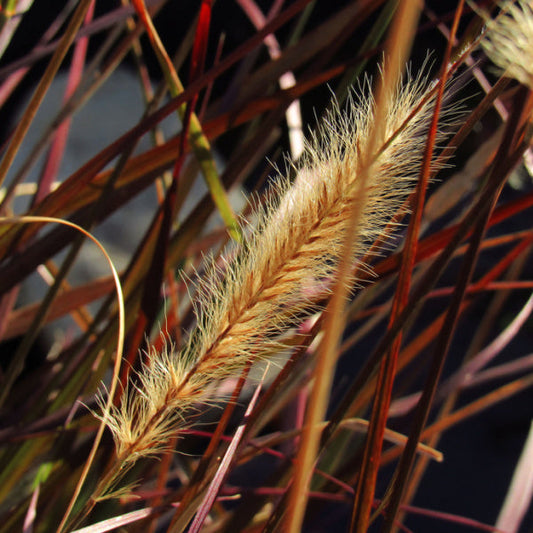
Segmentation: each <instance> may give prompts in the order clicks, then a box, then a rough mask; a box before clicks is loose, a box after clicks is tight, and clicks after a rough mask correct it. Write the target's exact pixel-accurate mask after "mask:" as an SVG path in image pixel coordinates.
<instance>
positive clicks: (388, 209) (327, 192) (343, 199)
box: [108, 75, 433, 463]
mask: <svg viewBox="0 0 533 533" xmlns="http://www.w3.org/2000/svg"><path fill="white" fill-rule="evenodd" d="M407 78H408V79H407V80H406V82H405V83H403V84H402V85H400V86H398V87H396V88H395V90H394V91H392V92H393V94H390V95H389V98H388V99H387V101H388V108H387V113H386V117H387V118H386V127H385V128H384V129H383V131H382V133H381V134H382V136H383V138H382V139H380V142H379V143H377V144H374V146H380V147H381V148H380V149H379V150H378V152H377V153H376V154H372V155H371V154H367V153H366V152H365V149H366V146H367V145H368V144H369V135H370V132H371V131H372V120H373V99H372V96H362V94H363V93H367V94H370V82H369V81H368V80H367V81H366V82H365V83H364V84H363V87H360V88H359V91H358V92H357V93H356V92H355V91H354V92H353V93H352V95H351V96H350V98H349V100H348V104H347V106H346V110H345V111H342V112H341V111H340V110H339V107H338V106H337V105H334V106H333V110H332V111H331V112H330V113H329V114H328V115H327V116H326V118H325V120H324V121H323V122H322V125H321V126H319V129H318V131H317V132H316V133H315V135H313V136H312V138H311V140H310V141H309V143H308V146H307V150H306V154H305V156H304V157H303V162H302V163H301V164H300V165H299V167H298V169H297V170H296V178H295V180H294V182H291V180H290V179H289V178H288V177H279V178H277V179H276V181H275V184H274V187H275V189H276V191H275V192H276V194H275V195H273V196H274V198H273V199H271V200H269V201H268V202H267V204H266V205H265V206H263V208H262V209H260V210H258V213H257V215H258V222H257V224H256V225H255V229H253V230H252V231H251V233H249V236H248V238H247V239H246V241H245V243H244V244H242V245H241V246H240V248H239V249H238V250H237V251H236V254H235V256H234V259H233V260H228V261H227V262H224V268H221V267H220V266H219V267H216V266H215V265H214V262H213V264H212V265H211V267H210V268H209V269H208V270H209V272H208V274H207V275H206V276H205V277H204V279H203V281H201V282H200V283H199V284H198V286H197V290H196V293H197V294H196V296H195V298H196V300H197V301H198V302H199V303H197V305H196V312H197V325H196V328H195V329H194V331H193V332H192V334H191V335H190V336H189V339H188V341H187V342H186V344H185V346H184V347H183V348H182V349H181V350H179V351H175V350H174V349H173V348H172V347H171V346H168V347H167V349H166V350H164V351H163V352H162V353H155V352H152V353H150V354H149V363H148V364H147V365H145V366H144V367H143V368H142V370H141V371H140V373H139V375H138V380H137V384H136V385H133V386H132V385H130V386H129V389H128V390H127V391H126V392H125V394H124V395H123V399H122V403H121V405H120V406H118V407H115V408H114V409H113V410H112V412H111V413H110V414H109V419H108V426H109V428H110V430H111V432H112V433H113V437H114V440H115V443H116V450H117V456H118V460H119V462H122V463H131V462H132V461H134V460H136V459H137V458H139V457H141V456H145V455H151V454H154V453H157V452H159V451H160V450H161V449H162V447H164V445H165V442H166V441H167V439H168V438H169V437H170V436H171V435H175V433H176V431H179V429H180V428H183V426H184V425H185V424H186V418H187V413H188V411H189V410H190V409H191V408H192V407H193V406H195V405H198V403H199V402H205V401H206V400H208V399H209V397H210V394H211V392H212V390H213V385H214V384H215V383H217V382H219V381H220V380H223V379H225V378H228V377H232V376H238V375H239V374H240V372H241V371H242V370H243V368H245V366H246V365H247V364H248V363H249V362H253V361H256V360H260V359H262V358H265V357H266V356H267V354H269V353H271V352H272V351H273V350H276V349H278V348H279V347H280V346H281V344H282V343H281V337H282V335H283V334H284V333H285V332H286V331H287V330H288V329H290V328H292V327H294V326H295V325H296V324H298V323H299V322H301V321H302V320H303V319H304V318H305V317H306V316H309V315H310V314H311V313H315V312H317V311H319V310H320V302H323V301H324V297H325V296H326V295H327V293H328V291H329V289H330V287H331V282H332V280H333V279H334V277H335V275H336V270H337V267H338V263H339V260H340V254H341V247H342V240H343V235H344V234H345V232H346V231H354V232H356V234H357V238H356V245H355V247H354V256H353V261H354V267H355V266H358V267H361V264H360V262H361V259H362V258H363V257H364V256H365V255H366V254H367V252H368V250H369V248H370V245H371V244H372V243H373V242H374V241H375V240H376V239H377V238H378V237H382V236H383V232H384V229H385V226H386V225H387V223H388V222H389V221H390V219H391V217H392V215H394V214H395V213H397V211H398V209H401V208H402V205H404V204H405V200H406V198H407V196H408V195H409V193H410V192H411V191H412V189H413V185H414V180H415V179H416V176H417V172H418V168H419V164H420V161H421V158H422V154H423V150H424V145H425V139H426V134H427V127H428V124H429V121H430V116H431V108H432V101H433V99H432V96H431V95H432V92H431V91H430V89H429V88H428V83H427V80H426V79H425V77H424V76H423V75H418V76H417V77H414V78H413V77H412V76H407ZM370 155H371V157H370V161H372V165H371V171H370V175H369V179H368V181H367V184H366V187H367V190H366V191H365V193H366V194H364V195H362V197H357V196H356V195H354V191H355V190H357V187H356V184H357V177H358V174H359V172H360V165H362V164H363V158H366V160H368V157H369V156H370ZM354 202H355V204H356V205H357V204H360V205H357V208H358V209H361V211H362V216H361V217H360V219H359V220H360V223H359V225H358V227H356V228H348V227H347V219H348V216H349V212H350V208H351V205H353V203H354ZM219 264H220V263H219ZM355 270H356V269H355V268H354V271H355ZM353 281H355V280H350V282H353Z"/></svg>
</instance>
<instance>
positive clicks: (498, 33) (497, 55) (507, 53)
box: [481, 0, 533, 90]
mask: <svg viewBox="0 0 533 533" xmlns="http://www.w3.org/2000/svg"><path fill="white" fill-rule="evenodd" d="M501 9H502V12H501V13H500V15H499V16H498V17H497V18H495V19H491V20H489V22H488V24H487V33H486V36H485V38H484V39H483V41H482V43H481V44H482V46H483V48H484V49H485V52H486V53H487V56H488V57H489V58H490V59H491V61H492V62H493V63H494V64H495V65H497V66H498V67H500V68H501V69H502V70H503V71H505V75H506V76H508V77H509V78H514V79H516V80H518V81H519V82H520V83H522V84H524V85H526V86H528V87H529V88H530V89H532V90H533V6H532V3H531V1H527V0H519V1H518V2H516V3H515V2H503V3H502V4H501Z"/></svg>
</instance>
